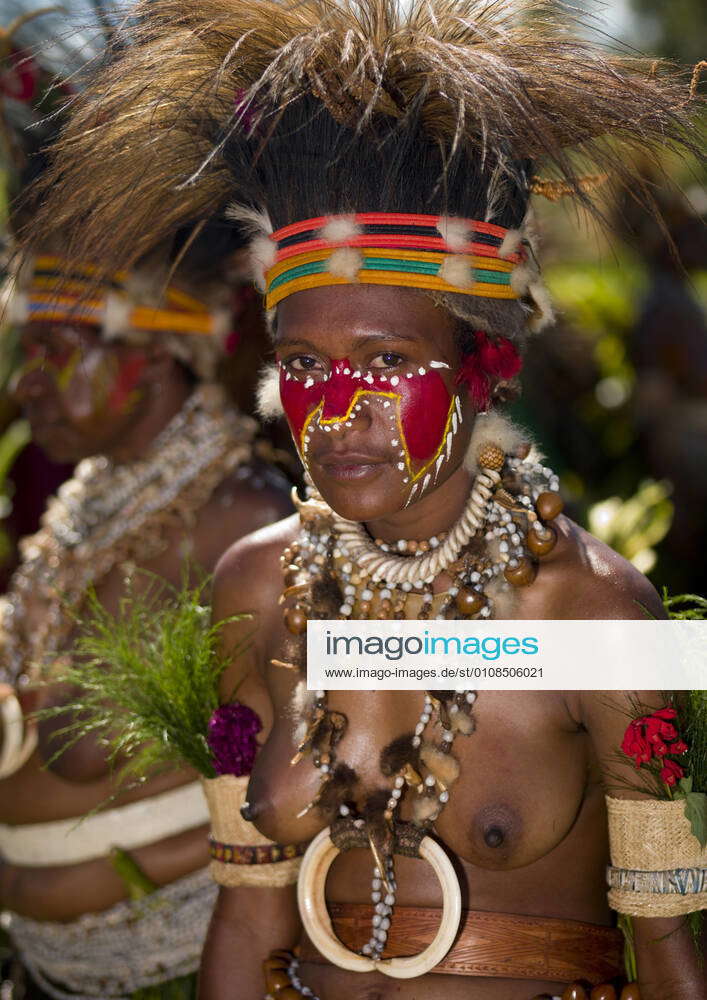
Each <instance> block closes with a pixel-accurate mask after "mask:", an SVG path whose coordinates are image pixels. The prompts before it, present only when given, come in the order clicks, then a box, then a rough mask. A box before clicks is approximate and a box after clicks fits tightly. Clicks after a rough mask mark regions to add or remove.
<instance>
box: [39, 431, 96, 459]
mask: <svg viewBox="0 0 707 1000" xmlns="http://www.w3.org/2000/svg"><path fill="white" fill-rule="evenodd" d="M32 441H33V442H34V444H36V445H37V447H38V448H41V450H42V451H43V452H44V454H45V455H46V456H47V458H48V459H49V461H50V462H54V463H56V464H57V465H76V463H77V462H80V461H81V459H82V458H86V457H87V454H88V453H86V452H84V450H83V449H81V448H79V447H78V446H77V443H76V442H75V441H72V440H71V436H70V435H69V434H68V433H64V432H63V431H61V430H59V429H57V430H56V431H55V432H54V431H46V430H44V431H42V430H38V431H36V432H35V431H34V429H33V430H32Z"/></svg>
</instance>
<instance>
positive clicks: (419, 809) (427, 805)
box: [412, 795, 441, 826]
mask: <svg viewBox="0 0 707 1000" xmlns="http://www.w3.org/2000/svg"><path fill="white" fill-rule="evenodd" d="M440 808H441V806H440V804H439V800H438V799H437V798H434V797H433V796H431V795H419V796H418V797H417V798H416V799H415V800H414V801H413V803H412V821H413V823H416V824H417V826H424V825H425V823H429V822H430V820H433V819H436V817H437V816H438V815H439V812H440Z"/></svg>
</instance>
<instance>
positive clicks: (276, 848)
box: [204, 774, 306, 888]
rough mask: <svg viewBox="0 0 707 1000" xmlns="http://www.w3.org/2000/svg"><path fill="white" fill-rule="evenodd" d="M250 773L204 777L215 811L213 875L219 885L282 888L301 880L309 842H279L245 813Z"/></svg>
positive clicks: (211, 838)
mask: <svg viewBox="0 0 707 1000" xmlns="http://www.w3.org/2000/svg"><path fill="white" fill-rule="evenodd" d="M247 789H248V777H247V776H244V777H242V778H237V777H235V775H232V774H223V775H221V776H220V777H219V778H210V779H208V780H205V781H204V794H205V795H206V801H207V802H208V804H209V812H210V813H211V837H210V838H209V842H210V850H211V858H212V860H211V866H210V870H211V877H212V878H213V880H214V881H215V882H218V884H219V885H223V886H226V887H227V888H235V887H236V886H239V885H251V886H260V887H265V888H282V887H283V886H287V885H293V884H294V883H295V882H296V881H297V875H298V874H299V868H300V864H301V860H302V858H301V856H302V854H303V853H304V850H305V847H306V845H302V844H275V843H273V841H272V840H268V838H267V837H264V836H263V835H262V834H261V833H259V832H258V831H257V830H256V828H255V827H254V826H253V824H252V823H250V822H248V820H245V819H243V817H242V816H241V806H242V805H243V803H244V802H245V800H246V798H245V797H246V792H247Z"/></svg>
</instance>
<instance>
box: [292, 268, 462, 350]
mask: <svg viewBox="0 0 707 1000" xmlns="http://www.w3.org/2000/svg"><path fill="white" fill-rule="evenodd" d="M455 329H456V324H455V322H454V320H453V318H452V317H451V316H450V314H449V313H448V312H447V311H446V310H444V309H441V308H438V307H437V306H436V305H435V304H434V302H433V301H432V300H431V299H430V298H429V297H428V296H426V295H425V294H423V293H421V292H419V291H417V290H415V289H411V288H391V287H387V286H382V287H381V286H371V285H339V286H333V287H326V288H314V289H311V290H308V291H302V292H297V293H295V294H294V295H291V296H290V297H289V298H287V299H285V300H284V301H283V302H281V303H280V305H279V306H278V311H277V326H276V332H275V344H276V346H278V347H279V346H286V345H287V344H293V343H301V342H307V343H308V344H309V345H310V346H312V347H315V348H316V349H318V350H321V351H322V352H323V353H326V354H329V355H330V356H332V357H343V356H346V355H348V354H350V353H351V352H352V351H354V350H355V349H356V348H357V347H360V346H365V345H371V344H372V343H374V342H380V343H381V344H383V345H384V343H385V341H391V342H392V341H394V340H396V339H397V340H403V341H407V342H409V343H410V344H411V345H413V346H415V347H416V348H418V349H420V350H423V351H424V350H425V349H430V350H432V351H438V352H439V351H442V352H444V353H445V354H449V353H450V352H451V351H453V349H454V334H455Z"/></svg>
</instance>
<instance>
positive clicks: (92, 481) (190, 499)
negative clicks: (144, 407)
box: [0, 383, 255, 686]
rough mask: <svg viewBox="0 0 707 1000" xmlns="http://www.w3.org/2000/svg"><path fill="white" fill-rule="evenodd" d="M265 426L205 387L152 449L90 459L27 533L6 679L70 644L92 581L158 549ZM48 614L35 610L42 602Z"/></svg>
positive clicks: (7, 639) (2, 615)
mask: <svg viewBox="0 0 707 1000" xmlns="http://www.w3.org/2000/svg"><path fill="white" fill-rule="evenodd" d="M254 431H255V424H254V422H253V421H252V420H251V419H250V418H249V417H245V416H242V415H239V414H237V413H235V412H234V411H233V409H232V408H231V407H230V406H229V404H228V402H227V400H226V398H225V393H224V392H223V390H222V389H221V388H220V387H219V386H217V385H215V384H210V383H207V384H205V385H201V386H200V387H199V388H197V389H196V390H195V391H194V392H193V393H192V395H191V396H190V397H189V398H188V399H187V401H186V403H185V404H184V406H183V407H182V409H181V410H180V412H179V413H177V414H176V416H175V417H173V418H172V420H171V421H170V422H169V424H168V425H167V426H166V427H165V429H164V430H163V431H162V432H161V433H160V434H159V435H158V436H157V437H156V438H155V440H154V441H153V442H152V444H151V446H150V450H149V452H148V454H147V455H146V456H145V457H144V458H140V459H138V460H136V461H134V462H129V463H125V464H122V465H114V464H113V463H112V462H111V461H110V460H109V459H108V458H106V457H105V456H95V457H93V458H87V459H84V460H83V461H82V462H80V463H79V465H78V466H77V468H76V470H75V472H74V475H73V477H72V478H71V479H70V480H68V481H67V482H66V483H64V484H63V485H62V486H61V487H60V488H59V491H58V493H57V495H56V497H54V498H53V499H52V500H50V502H49V505H48V507H47V510H46V512H45V514H44V516H43V517H42V524H41V528H40V530H39V531H38V532H37V533H36V534H34V535H32V536H30V537H29V538H26V539H23V541H22V542H21V545H20V550H21V555H22V561H21V563H20V566H19V568H18V569H17V570H16V571H15V573H14V575H13V577H12V580H11V583H10V588H9V590H8V593H7V594H6V595H5V596H4V597H2V598H0V656H1V658H2V667H1V668H0V680H1V681H3V682H4V683H8V684H11V685H12V686H23V685H24V684H27V683H28V682H29V680H30V678H31V677H32V676H33V675H35V674H38V673H40V672H41V670H42V669H43V668H44V667H45V666H46V665H47V663H48V662H49V661H50V660H51V659H52V658H53V657H55V656H56V655H58V654H59V653H60V652H61V651H62V649H63V648H65V644H66V641H67V639H68V637H69V635H70V633H71V630H72V628H73V627H74V624H75V623H74V618H73V614H72V613H73V612H75V611H76V609H77V608H78V607H79V606H80V603H81V601H82V600H83V598H84V595H85V593H86V591H87V589H88V588H89V587H90V586H91V585H92V584H93V583H94V582H96V581H97V580H99V579H101V578H102V577H104V576H105V575H106V574H107V573H108V572H109V571H110V570H111V569H112V568H113V567H114V566H116V565H118V564H119V563H121V562H124V561H131V560H132V561H134V560H140V561H142V562H144V561H145V559H148V558H152V557H154V556H156V555H157V554H158V553H159V552H161V551H163V550H164V548H165V547H166V546H167V543H168V534H167V532H168V529H169V528H170V527H171V526H173V525H179V524H183V523H184V521H185V520H187V519H188V518H189V517H191V516H192V515H193V512H194V511H196V510H198V509H199V508H200V507H201V506H203V504H204V503H205V502H206V501H207V500H208V498H209V496H210V495H211V493H212V492H213V490H214V489H215V488H216V486H217V485H218V483H219V482H221V480H222V479H223V478H224V477H225V476H226V475H227V474H228V473H229V472H230V471H231V470H232V469H234V468H235V467H236V466H237V465H239V464H240V463H243V462H246V461H248V460H249V459H250V457H251V454H252V439H253V436H254ZM35 608H38V609H41V614H39V615H37V614H32V613H31V611H32V609H35Z"/></svg>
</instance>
